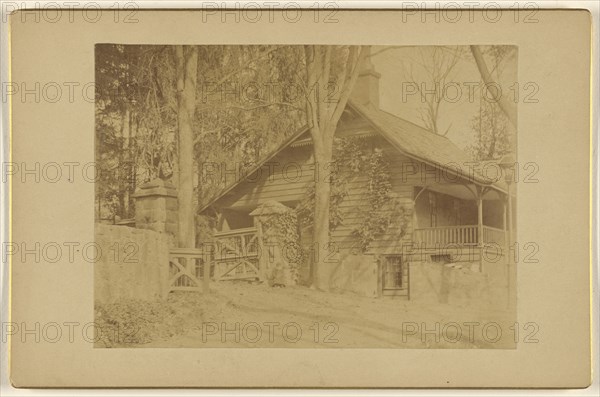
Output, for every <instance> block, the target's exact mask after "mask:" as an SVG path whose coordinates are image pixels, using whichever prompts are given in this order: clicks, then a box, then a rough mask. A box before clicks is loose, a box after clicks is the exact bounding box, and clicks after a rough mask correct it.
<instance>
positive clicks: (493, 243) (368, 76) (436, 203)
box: [201, 62, 512, 296]
mask: <svg viewBox="0 0 600 397" xmlns="http://www.w3.org/2000/svg"><path fill="white" fill-rule="evenodd" d="M379 77H380V76H379V74H378V73H377V72H375V71H374V70H373V67H372V65H371V64H370V63H369V62H367V63H366V64H365V65H363V68H362V70H361V73H360V76H359V78H358V81H357V84H356V87H355V90H354V92H353V93H352V96H351V99H350V100H349V102H348V104H347V107H346V110H345V112H344V114H343V116H342V118H341V120H340V122H339V123H338V127H337V131H336V137H338V138H342V139H357V140H360V141H361V142H362V145H363V147H367V148H369V150H380V151H381V152H382V155H383V157H384V158H385V160H386V162H387V164H388V168H389V174H390V183H391V192H392V195H393V197H394V198H395V200H396V201H397V202H398V203H400V204H401V206H402V208H403V209H404V218H405V220H404V221H403V222H402V224H401V225H400V226H397V225H396V222H393V221H392V222H391V223H390V227H388V229H387V230H386V231H385V232H384V233H382V234H381V235H378V236H376V237H375V238H374V239H373V241H371V242H370V244H369V245H368V248H367V249H365V250H360V249H357V246H358V241H357V239H358V237H357V235H356V233H355V229H356V227H357V225H358V224H360V223H361V222H363V221H364V219H365V216H369V208H368V207H369V205H368V183H369V176H368V175H367V174H366V173H364V172H363V173H361V174H357V175H355V176H354V177H353V178H352V179H351V180H350V182H349V183H348V194H347V196H346V197H345V198H344V199H343V200H342V202H341V203H340V211H341V212H342V213H343V214H344V217H343V221H342V223H341V224H340V225H338V226H337V227H336V228H335V229H334V230H333V231H332V233H331V241H332V242H333V243H334V244H335V245H336V252H335V265H333V272H332V279H331V285H332V288H334V289H339V290H343V291H352V292H355V293H359V294H363V295H367V296H382V295H404V296H408V295H409V293H410V289H411V288H412V286H411V282H410V272H411V268H412V266H413V265H415V264H419V263H423V262H428V263H438V264H439V266H444V265H446V264H448V263H462V264H463V265H464V266H465V267H468V268H469V269H473V271H477V272H485V271H486V270H487V268H488V267H490V266H506V264H505V262H506V260H505V259H506V256H505V255H503V253H504V252H506V249H505V247H506V245H507V244H508V240H507V230H508V227H507V225H510V224H512V222H509V219H508V218H509V215H508V208H509V207H510V206H509V205H508V195H507V188H506V184H505V183H504V180H503V178H502V177H501V172H500V168H499V167H498V165H496V164H492V163H489V164H484V165H482V164H481V163H476V162H474V161H472V160H471V159H470V157H469V156H468V155H467V154H466V153H465V152H463V151H462V150H461V149H459V148H458V147H457V146H456V145H455V144H454V143H453V142H451V141H450V140H449V139H447V138H446V137H443V136H440V135H436V134H433V133H431V132H430V131H428V130H426V129H424V128H422V127H420V126H418V125H416V124H413V123H411V122H409V121H407V120H404V119H402V118H400V117H397V116H395V115H393V114H390V113H388V112H385V111H383V110H381V109H380V108H379ZM317 168H318V167H317ZM314 178H315V165H314V159H313V148H312V141H311V138H310V134H309V132H308V130H306V129H304V130H301V131H298V132H297V133H295V134H293V135H292V136H290V138H288V139H287V140H286V141H285V142H284V143H283V144H282V145H281V146H280V147H278V148H277V150H275V151H273V152H272V153H271V154H270V155H268V156H266V158H264V159H263V161H262V162H261V163H259V164H257V165H256V168H254V170H253V171H252V172H251V173H249V174H248V175H247V177H245V178H237V179H236V180H235V181H233V182H232V183H229V184H228V186H227V187H226V188H225V189H224V190H222V191H221V192H220V193H219V194H218V195H217V196H216V197H215V198H214V199H213V200H211V202H210V203H208V204H206V205H205V206H203V208H201V211H203V212H205V213H208V212H212V213H217V214H218V215H219V216H218V219H219V222H218V224H217V227H216V231H215V238H216V240H217V242H219V241H220V244H222V245H223V244H225V245H227V244H230V246H231V244H232V243H231V242H232V241H234V240H237V242H236V243H235V244H234V245H235V246H236V247H237V248H236V249H237V250H238V251H240V253H241V252H243V254H240V255H237V256H234V257H232V258H234V259H232V260H231V261H228V259H227V258H226V257H225V256H221V257H220V260H219V257H218V258H217V260H216V266H222V269H223V270H222V271H216V270H215V272H216V274H217V273H218V274H219V276H218V277H217V278H219V279H228V278H235V277H236V276H235V275H236V274H237V275H238V276H239V277H240V278H243V277H244V275H248V274H249V275H251V276H252V275H254V276H257V275H260V274H261V271H262V270H261V266H263V265H261V259H260V258H259V255H258V253H257V250H256V249H243V250H240V247H250V246H254V245H252V242H253V241H256V239H257V238H260V236H259V235H260V230H259V228H258V227H257V219H256V217H255V216H253V215H252V213H253V212H254V211H256V210H257V208H260V207H261V206H262V205H264V204H265V203H272V202H277V203H280V204H282V205H283V206H285V207H288V208H291V209H295V208H297V207H298V205H299V204H300V203H301V202H302V201H303V200H304V199H305V197H306V194H307V192H308V191H309V189H310V185H311V184H312V183H314ZM298 234H299V240H300V241H299V242H300V244H301V245H302V246H303V247H304V248H306V247H310V246H311V241H312V228H311V227H310V224H309V225H301V224H299V226H298ZM232 249H233V248H232ZM233 262H235V263H233ZM242 262H243V263H242ZM219 263H221V264H220V265H219ZM310 263H311V261H310V260H305V261H303V263H302V265H301V269H300V279H299V281H298V282H299V283H306V282H308V280H309V276H310V266H311V264H310ZM228 269H230V270H229V271H228Z"/></svg>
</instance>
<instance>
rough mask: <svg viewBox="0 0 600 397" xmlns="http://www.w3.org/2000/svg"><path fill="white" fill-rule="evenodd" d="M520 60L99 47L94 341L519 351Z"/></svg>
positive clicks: (457, 51)
mask: <svg viewBox="0 0 600 397" xmlns="http://www.w3.org/2000/svg"><path fill="white" fill-rule="evenodd" d="M517 56H518V48H517V47H516V46H510V45H487V46H486V45H471V46H464V45H454V46H452V45H439V46H368V45H363V46H352V45H197V46H192V45H131V44H127V45H124V44H114V43H110V44H97V45H96V46H95V65H94V67H95V88H96V95H95V147H94V153H95V162H96V164H97V168H98V170H97V172H98V175H99V178H97V179H96V181H95V210H94V211H95V241H96V243H97V244H98V246H99V248H101V249H102V252H105V253H106V252H110V253H111V254H110V255H102V257H101V258H100V259H99V260H98V261H97V262H96V263H95V264H94V321H95V323H96V324H97V325H98V326H99V330H100V334H101V335H99V336H98V338H97V341H96V342H95V344H94V346H95V347H96V348H143V347H148V348H156V347H170V348H173V347H184V348H186V347H187V348H201V347H212V348H214V347H248V348H249V347H280V348H344V347H353V348H412V349H415V348H416V349H420V348H430V349H514V348H515V346H516V343H515V336H514V332H518V330H514V326H513V324H514V323H515V321H516V306H517V299H516V282H517V281H516V262H517V261H518V258H517V257H516V256H517V255H518V253H517V252H515V250H514V249H513V243H514V242H515V238H514V233H515V230H516V228H517V225H516V206H517V192H516V186H515V182H516V181H517V180H518V178H527V177H535V173H536V171H537V170H536V169H535V167H533V168H525V169H523V170H521V171H522V172H523V173H524V174H525V175H520V176H519V174H518V171H519V169H518V168H519V167H518V164H517V162H516V161H517V159H516V144H517V139H516V137H517V128H516V126H517V102H518V101H516V100H512V99H513V97H514V96H518V95H519V94H521V95H525V96H528V97H529V98H534V97H535V95H536V89H535V87H534V86H524V87H519V82H518V79H517V61H518V57H517ZM527 253H528V252H525V254H527ZM529 253H530V254H531V252H529ZM113 254H114V255H113ZM511 326H513V328H511ZM511 329H512V330H513V333H512V334H511V332H510V330H511ZM525 331H526V332H527V334H529V335H530V336H531V337H532V338H535V335H536V333H537V329H536V327H535V326H534V325H532V326H531V327H530V329H526V330H525Z"/></svg>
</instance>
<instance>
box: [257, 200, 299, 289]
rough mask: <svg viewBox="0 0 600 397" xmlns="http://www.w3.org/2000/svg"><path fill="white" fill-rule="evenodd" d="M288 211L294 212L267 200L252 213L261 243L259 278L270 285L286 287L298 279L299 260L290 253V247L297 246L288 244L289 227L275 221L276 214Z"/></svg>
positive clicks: (280, 214)
mask: <svg viewBox="0 0 600 397" xmlns="http://www.w3.org/2000/svg"><path fill="white" fill-rule="evenodd" d="M288 213H293V210H292V209H291V208H289V207H286V206H285V205H283V204H281V203H279V202H276V201H267V202H265V203H264V204H262V205H261V206H259V207H258V208H257V209H255V210H254V211H252V212H251V213H250V216H252V217H254V225H255V226H256V228H257V236H258V239H259V244H260V250H259V252H260V256H259V258H258V260H259V272H260V277H261V279H263V280H264V281H266V282H268V284H269V285H281V286H286V285H294V284H296V282H297V277H294V275H293V273H294V271H293V270H292V267H296V271H297V267H298V263H294V262H295V259H296V258H294V257H291V255H290V252H292V251H290V249H293V248H295V247H291V246H288V245H289V244H290V242H289V241H287V239H286V236H285V234H286V230H283V229H282V227H281V225H280V224H279V222H277V221H275V219H277V217H279V216H282V215H284V214H288ZM293 227H294V228H296V227H297V225H294V226H293ZM296 243H298V242H296ZM298 247H299V244H298Z"/></svg>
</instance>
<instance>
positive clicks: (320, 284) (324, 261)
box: [304, 45, 368, 291]
mask: <svg viewBox="0 0 600 397" xmlns="http://www.w3.org/2000/svg"><path fill="white" fill-rule="evenodd" d="M343 49H344V48H343V47H336V46H312V45H308V46H305V47H304V53H305V62H306V77H307V79H306V83H307V91H306V93H305V94H306V114H307V123H308V125H309V130H310V134H311V137H312V141H313V150H314V158H315V167H316V168H315V172H316V175H317V178H318V179H317V180H315V208H314V219H313V225H314V227H313V247H314V248H315V249H316V252H315V257H314V260H313V263H312V264H313V268H312V271H311V275H312V285H313V287H315V288H317V289H320V290H324V291H327V290H329V287H330V279H331V268H330V267H331V264H332V262H333V261H332V258H330V252H332V251H333V250H335V247H331V246H330V243H331V242H330V233H329V213H330V203H331V181H329V180H327V179H326V178H327V176H326V174H329V173H330V172H331V170H330V169H328V168H327V166H328V165H330V164H331V163H332V160H333V141H334V138H335V130H336V127H337V124H338V121H339V120H340V118H341V116H342V113H343V112H344V109H345V108H346V104H347V103H348V99H349V98H350V93H351V92H352V89H353V88H354V85H355V83H356V79H357V78H358V71H359V69H360V66H361V64H362V62H364V60H365V58H366V56H367V53H368V48H367V47H358V46H350V47H349V48H348V49H347V51H348V54H347V57H346V59H345V62H344V64H343V65H341V67H340V68H335V67H332V59H339V57H336V55H337V54H336V52H335V51H337V50H343ZM332 82H333V83H335V84H336V86H337V87H336V88H337V92H338V93H339V98H337V101H331V100H330V99H331V98H328V96H327V92H325V95H321V92H320V90H326V89H327V87H329V84H330V83H332Z"/></svg>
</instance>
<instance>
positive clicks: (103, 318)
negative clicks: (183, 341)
mask: <svg viewBox="0 0 600 397" xmlns="http://www.w3.org/2000/svg"><path fill="white" fill-rule="evenodd" d="M95 311H96V318H95V320H94V324H95V326H96V336H95V338H96V339H97V340H98V342H97V343H99V344H102V345H104V346H105V347H120V346H126V345H136V344H144V343H149V342H151V341H152V340H155V339H158V338H166V337H172V336H174V335H176V334H181V333H183V331H184V329H183V326H182V324H183V323H184V319H185V317H183V316H181V315H179V314H178V313H177V312H176V311H175V309H174V308H173V305H171V304H170V302H168V301H154V302H146V301H142V300H136V299H125V300H121V301H119V302H117V303H111V304H100V303H96V307H95Z"/></svg>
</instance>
